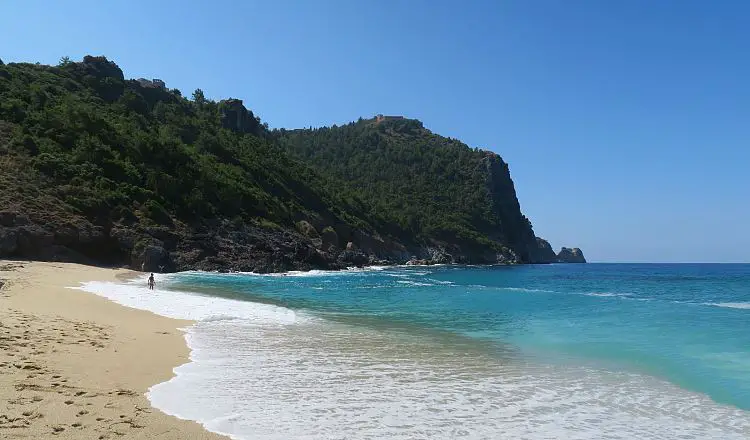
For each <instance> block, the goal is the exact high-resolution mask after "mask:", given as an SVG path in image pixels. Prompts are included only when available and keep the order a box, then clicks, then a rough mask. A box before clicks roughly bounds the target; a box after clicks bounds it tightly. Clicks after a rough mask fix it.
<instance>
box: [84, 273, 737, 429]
mask: <svg viewBox="0 0 750 440" xmlns="http://www.w3.org/2000/svg"><path fill="white" fill-rule="evenodd" d="M157 282H159V283H160V284H159V287H160V290H157V291H156V293H155V294H153V295H148V294H146V292H145V290H143V289H142V287H140V286H139V285H138V286H135V285H120V286H112V285H106V284H105V283H89V284H88V285H86V286H84V289H86V290H89V291H92V292H95V293H99V294H102V295H104V296H107V297H109V298H111V299H113V300H115V301H118V302H121V303H123V304H126V305H130V306H133V307H139V308H144V309H148V310H152V311H155V312H156V313H161V314H164V315H166V316H173V317H179V318H190V319H195V320H196V321H197V322H196V323H195V324H194V325H192V326H191V327H189V328H188V329H187V334H186V337H187V340H188V343H189V345H190V347H191V349H192V350H193V352H192V355H191V360H192V362H191V363H189V364H186V365H183V366H181V367H179V368H178V369H177V370H176V374H177V375H176V377H175V378H174V379H172V380H171V381H169V382H166V383H163V384H159V385H157V386H155V387H153V388H152V390H151V391H150V392H149V398H150V399H151V400H152V402H153V403H154V404H155V406H157V407H159V408H161V409H162V410H164V411H166V412H168V413H170V414H175V415H178V416H180V417H183V418H188V419H193V420H197V421H199V422H201V423H203V424H204V425H205V426H207V427H208V428H209V429H212V430H215V431H218V432H223V433H227V434H231V435H233V436H234V438H238V439H292V438H304V439H334V438H337V439H338V438H340V439H358V438H362V439H376V438H403V439H407V438H424V439H427V438H430V439H432V438H445V439H453V438H469V439H504V438H508V439H555V438H560V439H600V438H609V439H662V438H664V439H667V438H668V439H674V438H682V439H705V438H717V439H747V438H750V265H741V264H737V265H729V264H727V265H718V264H717V265H713V264H695V265H693V264H674V265H667V264H664V265H661V264H643V265H628V264H586V265H539V266H517V267H513V266H509V267H459V266H427V267H393V268H391V267H376V268H369V269H366V270H350V271H345V272H307V273H288V274H280V275H254V274H217V273H200V272H188V273H180V274H173V275H168V276H162V277H161V278H157Z"/></svg>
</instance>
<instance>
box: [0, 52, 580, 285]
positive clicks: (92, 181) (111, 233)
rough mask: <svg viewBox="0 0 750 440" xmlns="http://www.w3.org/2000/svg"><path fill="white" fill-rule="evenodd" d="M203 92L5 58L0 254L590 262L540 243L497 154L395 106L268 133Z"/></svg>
mask: <svg viewBox="0 0 750 440" xmlns="http://www.w3.org/2000/svg"><path fill="white" fill-rule="evenodd" d="M198 92H199V91H196V93H195V94H194V96H196V98H195V100H194V101H189V100H187V99H185V98H184V97H183V96H182V94H181V93H180V92H179V91H176V90H170V89H168V88H167V87H166V84H165V83H164V82H163V81H161V80H145V79H141V80H126V79H125V77H124V75H123V73H122V71H121V70H120V69H119V67H117V65H116V64H115V63H113V62H112V61H109V60H107V59H106V58H104V57H91V56H87V57H85V58H84V60H83V61H82V62H79V63H65V64H62V65H60V66H57V67H52V66H40V65H34V64H13V63H12V64H9V65H0V160H2V164H1V165H2V169H3V173H0V187H2V188H3V191H0V258H2V257H16V258H30V259H46V260H61V261H79V262H96V263H107V264H110V263H111V264H126V265H129V266H131V267H133V268H134V269H143V270H150V271H174V270H188V269H202V270H241V271H254V272H272V271H286V270H306V269H313V268H319V269H340V268H345V267H349V266H352V265H365V264H389V263H405V262H407V261H417V262H425V263H474V264H482V263H484V264H496V263H501V264H517V263H548V262H553V261H557V260H562V259H565V260H566V261H567V260H580V259H583V255H582V254H581V253H580V250H571V251H570V252H567V253H564V252H561V255H554V252H552V249H551V247H550V245H549V243H547V242H546V241H544V240H542V239H539V238H537V237H535V234H534V231H533V229H532V226H531V223H530V222H529V221H528V219H527V218H526V217H525V216H524V215H523V214H522V213H521V209H520V205H519V202H518V199H517V197H516V192H515V188H514V185H513V181H512V180H511V176H510V172H509V169H508V165H507V164H506V163H505V162H504V161H503V160H502V159H501V158H500V156H498V155H497V154H494V153H491V152H486V151H481V150H476V149H471V148H469V147H468V146H466V145H465V144H463V143H461V142H459V141H457V140H455V139H449V138H444V137H442V136H439V135H436V134H434V133H432V132H430V131H429V130H427V129H425V128H424V126H423V124H422V123H421V122H419V121H416V120H412V119H407V118H402V117H398V118H395V117H383V118H379V119H373V120H360V121H358V122H356V123H351V124H347V125H345V126H342V127H335V126H334V127H325V128H321V129H315V130H294V131H286V130H275V131H273V132H269V131H268V130H267V129H266V128H265V127H264V126H263V124H261V123H260V120H259V118H257V117H256V116H255V115H254V114H253V113H252V112H251V111H250V110H248V109H247V108H245V106H244V104H243V103H242V101H241V100H237V99H228V100H225V101H220V102H218V103H217V102H214V101H210V100H206V99H205V98H204V97H203V95H202V92H201V93H198ZM568 254H570V255H568ZM584 261H585V260H584Z"/></svg>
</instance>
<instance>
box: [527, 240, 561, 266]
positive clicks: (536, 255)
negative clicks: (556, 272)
mask: <svg viewBox="0 0 750 440" xmlns="http://www.w3.org/2000/svg"><path fill="white" fill-rule="evenodd" d="M529 257H530V260H531V263H536V264H545V263H554V262H556V261H557V254H555V251H554V250H552V246H551V245H550V244H549V242H548V241H547V240H545V239H543V238H540V237H536V247H534V248H533V249H532V251H531V252H530V255H529Z"/></svg>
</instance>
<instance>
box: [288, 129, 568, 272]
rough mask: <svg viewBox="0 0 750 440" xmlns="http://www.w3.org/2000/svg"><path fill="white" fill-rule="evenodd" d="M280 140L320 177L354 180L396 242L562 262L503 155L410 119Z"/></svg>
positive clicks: (297, 133)
mask: <svg viewBox="0 0 750 440" xmlns="http://www.w3.org/2000/svg"><path fill="white" fill-rule="evenodd" d="M274 135H276V136H277V138H278V139H279V142H280V144H281V145H283V146H284V147H285V148H287V149H288V150H289V151H291V152H293V153H294V154H295V155H296V156H297V157H299V158H300V159H301V160H303V161H305V162H306V163H309V164H310V165H312V166H314V167H315V168H316V169H317V170H318V171H319V172H321V173H325V174H330V175H333V176H335V177H336V178H338V179H341V180H344V181H346V182H348V183H349V186H350V187H351V188H352V190H353V193H354V195H355V196H356V197H358V198H360V199H361V200H363V201H365V203H366V206H368V207H370V209H371V211H370V212H369V213H368V218H369V219H372V221H373V222H374V223H375V224H376V225H377V226H378V227H379V228H381V230H386V231H387V232H388V233H390V234H393V235H394V236H398V237H400V238H402V239H404V240H417V241H418V242H420V243H430V244H434V245H437V246H438V247H440V248H446V250H447V251H448V252H449V253H452V254H454V256H456V255H461V256H464V257H466V258H468V259H469V260H471V261H483V262H497V261H500V262H502V261H513V262H515V261H522V262H550V261H554V260H555V259H556V258H555V255H554V252H552V250H551V249H549V250H547V249H546V247H548V244H546V242H539V241H537V239H536V237H535V236H534V231H533V229H532V226H531V223H530V222H529V220H528V219H527V218H526V217H525V216H524V215H523V214H522V213H521V209H520V206H519V203H518V199H517V198H516V191H515V188H514V186H513V181H512V180H511V178H510V172H509V170H508V164H506V163H505V162H504V161H503V160H502V158H500V157H499V156H498V155H497V154H495V153H492V152H488V151H484V150H479V149H471V148H469V147H468V146H467V145H465V144H463V143H461V142H459V141H457V140H455V139H450V138H445V137H442V136H439V135H436V134H434V133H432V132H430V131H429V130H427V129H425V128H424V127H423V125H422V123H421V122H419V121H417V120H413V119H406V118H402V117H383V116H377V117H376V118H374V119H368V120H362V119H360V120H359V121H358V122H355V123H351V124H348V125H344V126H341V127H331V128H329V127H324V128H319V129H310V130H292V131H286V130H279V131H277V132H274ZM545 246H546V247H545Z"/></svg>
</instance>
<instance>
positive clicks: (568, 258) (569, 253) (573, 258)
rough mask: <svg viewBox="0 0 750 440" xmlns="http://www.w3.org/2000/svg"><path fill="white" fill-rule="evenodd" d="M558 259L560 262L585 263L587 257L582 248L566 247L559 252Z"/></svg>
mask: <svg viewBox="0 0 750 440" xmlns="http://www.w3.org/2000/svg"><path fill="white" fill-rule="evenodd" d="M557 261H558V262H560V263H585V262H586V258H585V257H584V256H583V251H581V250H580V249H578V248H566V247H564V248H562V249H560V252H559V253H558V254H557Z"/></svg>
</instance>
